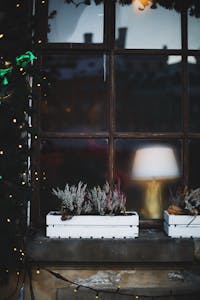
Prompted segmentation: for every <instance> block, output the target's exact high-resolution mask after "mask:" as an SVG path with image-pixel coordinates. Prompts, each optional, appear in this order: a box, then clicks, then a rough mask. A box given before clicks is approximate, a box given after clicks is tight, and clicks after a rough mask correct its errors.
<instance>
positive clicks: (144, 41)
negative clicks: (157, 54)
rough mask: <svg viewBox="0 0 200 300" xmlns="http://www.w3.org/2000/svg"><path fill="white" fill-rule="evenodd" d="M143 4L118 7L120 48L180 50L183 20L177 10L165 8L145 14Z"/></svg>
mask: <svg viewBox="0 0 200 300" xmlns="http://www.w3.org/2000/svg"><path fill="white" fill-rule="evenodd" d="M138 3H139V1H134V2H132V4H131V5H124V6H122V5H120V4H117V6H116V45H117V47H118V48H129V49H130V48H132V49H134V48H137V49H150V48H151V49H162V48H169V49H180V48H181V18H180V14H179V13H177V12H176V11H175V10H168V9H165V8H163V7H161V6H159V5H158V6H157V8H156V9H151V8H150V7H146V8H145V10H143V11H141V10H140V9H139V7H138Z"/></svg>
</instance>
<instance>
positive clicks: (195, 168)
mask: <svg viewBox="0 0 200 300" xmlns="http://www.w3.org/2000/svg"><path fill="white" fill-rule="evenodd" d="M199 153H200V140H192V141H190V143H189V188H190V189H194V188H198V187H200V167H199V166H200V155H199Z"/></svg>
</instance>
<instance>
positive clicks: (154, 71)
mask: <svg viewBox="0 0 200 300" xmlns="http://www.w3.org/2000/svg"><path fill="white" fill-rule="evenodd" d="M116 2H117V3H115V1H87V2H85V3H83V2H82V1H71V2H70V1H54V0H51V1H49V2H48V3H49V6H47V4H46V3H45V4H42V3H40V4H38V6H37V13H38V16H39V17H40V18H41V28H40V31H39V32H38V40H39V41H41V42H39V44H38V45H39V46H38V47H39V48H38V51H39V53H40V57H41V60H40V61H41V68H42V70H43V72H44V84H43V86H42V88H41V89H40V99H39V105H38V111H39V113H38V115H37V118H36V122H37V124H38V127H39V138H38V139H37V140H36V149H38V151H36V152H37V154H36V155H35V158H34V162H35V169H36V170H40V177H39V178H40V180H35V190H36V193H35V194H36V201H35V207H33V214H34V213H35V212H36V213H35V214H34V216H35V219H37V218H38V215H40V216H42V217H44V216H45V214H46V213H47V212H48V211H49V210H53V209H54V210H55V209H57V208H58V207H59V203H58V201H57V200H56V199H55V198H54V197H53V196H52V194H51V189H52V188H53V187H56V186H59V187H60V188H61V187H64V185H65V183H66V182H68V183H70V184H77V183H78V182H79V181H80V180H81V181H83V182H85V183H87V184H88V186H93V185H97V184H100V185H101V184H103V183H104V182H105V181H106V180H109V181H110V182H111V183H115V182H116V181H117V179H118V178H119V179H120V181H121V186H122V190H123V191H124V192H125V193H126V195H127V208H128V209H129V210H138V211H139V212H140V210H141V201H142V191H141V189H140V187H139V186H137V184H135V182H134V181H133V180H132V178H131V167H132V162H133V156H134V153H135V151H136V150H137V149H138V147H140V146H145V145H154V144H161V145H170V146H171V147H173V149H174V151H175V153H176V156H177V160H178V164H179V168H180V170H181V178H180V179H179V180H178V181H176V182H174V183H168V184H166V185H165V191H164V193H165V203H164V207H167V205H168V200H169V190H170V192H173V193H174V192H175V191H176V189H177V188H178V187H180V186H183V185H188V184H189V186H190V187H197V186H198V185H199V183H200V182H199V179H198V178H200V176H199V175H200V174H199V167H198V166H199V164H198V162H199V158H198V156H199V155H198V153H199V148H200V122H199V111H200V103H199V96H200V95H199V94H200V90H199V62H200V59H199V58H200V50H198V49H199V44H198V43H199V42H198V30H197V28H198V27H199V19H198V18H197V17H195V16H191V14H190V13H189V12H187V11H185V10H184V8H183V7H182V12H181V13H180V12H177V11H176V10H174V9H173V10H167V9H165V8H164V7H163V6H160V5H159V4H158V5H157V8H155V9H153V8H152V7H150V6H148V7H146V8H145V9H144V10H142V9H141V7H139V8H138V7H135V6H134V5H135V4H136V2H138V1H135V2H133V3H132V4H130V5H123V6H122V5H120V4H119V1H116ZM75 4H76V5H75ZM54 10H56V11H57V14H54V13H53V11H54ZM47 15H49V16H52V15H54V17H53V18H49V19H48V21H47ZM44 20H45V21H44ZM94 20H95V21H94ZM47 23H48V24H47ZM172 23H173V26H172ZM47 25H49V26H47ZM47 27H49V31H48V30H47Z"/></svg>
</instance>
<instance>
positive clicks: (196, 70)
mask: <svg viewBox="0 0 200 300" xmlns="http://www.w3.org/2000/svg"><path fill="white" fill-rule="evenodd" d="M188 69H189V96H190V130H191V131H193V132H200V117H199V116H200V56H196V57H193V56H189V57H188Z"/></svg>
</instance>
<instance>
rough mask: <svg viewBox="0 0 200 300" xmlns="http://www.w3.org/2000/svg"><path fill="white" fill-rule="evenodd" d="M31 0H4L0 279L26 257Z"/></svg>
mask: <svg viewBox="0 0 200 300" xmlns="http://www.w3.org/2000/svg"><path fill="white" fill-rule="evenodd" d="M31 2H32V1H29V0H28V1H13V0H6V1H0V37H1V38H0V49H1V50H0V71H1V72H0V75H1V76H0V244H1V251H0V284H1V283H4V282H5V280H4V279H5V278H6V276H7V275H8V273H9V269H10V268H12V269H13V268H16V269H17V270H18V269H20V268H22V266H23V264H24V257H25V255H24V250H23V239H24V235H25V233H26V230H27V202H28V201H29V200H30V196H31V193H30V189H31V188H30V182H29V181H30V176H29V170H28V157H29V155H30V149H29V145H28V140H29V137H30V129H31V128H30V124H29V116H30V114H31V109H30V107H29V101H30V97H31V87H30V84H29V76H30V75H32V73H33V70H32V66H31V63H30V61H31V60H30V61H29V62H28V61H27V57H21V58H22V60H20V59H21V58H20V55H22V54H25V53H26V52H27V51H29V50H31V45H32V19H31V18H30V7H31ZM18 59H19V60H18ZM5 70H6V71H7V72H5ZM5 73H6V74H5Z"/></svg>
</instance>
